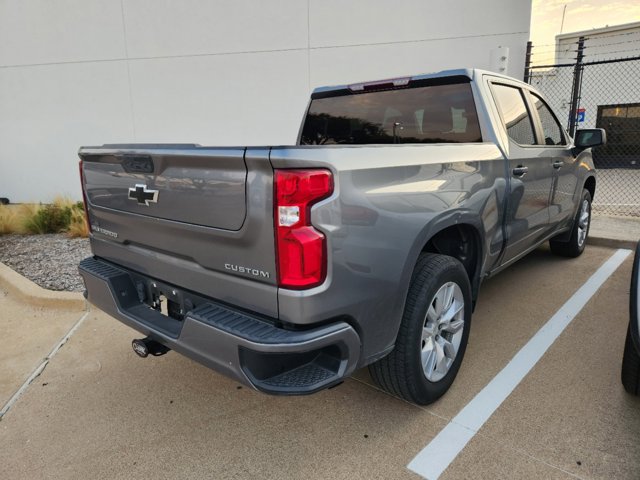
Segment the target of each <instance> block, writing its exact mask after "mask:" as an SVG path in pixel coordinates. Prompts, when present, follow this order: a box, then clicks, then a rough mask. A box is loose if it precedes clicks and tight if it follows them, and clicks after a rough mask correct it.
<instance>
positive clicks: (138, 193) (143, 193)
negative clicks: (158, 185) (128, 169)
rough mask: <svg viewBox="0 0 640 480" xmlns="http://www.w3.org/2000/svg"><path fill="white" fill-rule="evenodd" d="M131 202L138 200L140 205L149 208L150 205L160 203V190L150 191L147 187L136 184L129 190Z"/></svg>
mask: <svg viewBox="0 0 640 480" xmlns="http://www.w3.org/2000/svg"><path fill="white" fill-rule="evenodd" d="M129 200H136V201H137V202H138V205H146V206H147V207H148V206H149V203H158V190H148V189H147V186H146V185H142V184H136V186H135V187H131V188H130V189H129Z"/></svg>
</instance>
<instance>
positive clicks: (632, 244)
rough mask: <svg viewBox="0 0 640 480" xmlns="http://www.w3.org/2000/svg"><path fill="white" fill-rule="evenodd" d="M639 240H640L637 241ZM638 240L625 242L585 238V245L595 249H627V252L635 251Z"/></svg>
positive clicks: (623, 240) (615, 239) (622, 240)
mask: <svg viewBox="0 0 640 480" xmlns="http://www.w3.org/2000/svg"><path fill="white" fill-rule="evenodd" d="M638 240H640V239H638ZM638 240H635V241H634V240H625V239H622V238H605V237H592V236H588V237H587V244H588V245H594V246H596V247H609V248H628V249H629V250H635V248H636V245H637V244H638Z"/></svg>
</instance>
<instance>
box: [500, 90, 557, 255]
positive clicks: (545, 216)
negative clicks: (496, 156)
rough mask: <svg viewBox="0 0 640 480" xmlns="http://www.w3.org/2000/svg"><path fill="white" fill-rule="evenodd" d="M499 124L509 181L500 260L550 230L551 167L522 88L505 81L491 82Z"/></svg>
mask: <svg viewBox="0 0 640 480" xmlns="http://www.w3.org/2000/svg"><path fill="white" fill-rule="evenodd" d="M491 91H492V94H493V97H494V100H495V102H496V104H497V107H498V111H499V113H500V118H501V120H502V127H503V128H504V129H505V131H506V134H507V137H508V142H509V144H508V153H507V156H508V172H507V175H508V178H509V183H510V190H509V192H510V193H509V195H508V197H507V212H506V215H505V229H506V232H505V233H506V239H507V243H506V248H505V252H504V256H503V259H502V263H506V262H509V261H510V260H512V259H515V258H517V257H519V256H521V255H522V254H524V253H526V252H527V251H529V250H530V249H531V248H532V247H533V246H535V245H536V244H537V243H538V242H540V241H541V240H542V239H543V238H544V237H545V236H546V235H548V233H549V232H550V230H551V227H550V224H549V220H550V213H549V206H550V200H549V199H550V193H551V187H552V183H553V178H554V168H553V167H552V165H551V164H550V163H549V161H548V158H546V157H545V155H544V152H543V149H541V148H539V146H538V145H537V139H536V124H535V123H534V117H533V116H532V115H531V111H530V107H529V105H530V104H529V102H528V101H527V97H526V96H525V92H524V91H523V90H522V89H521V88H520V87H519V86H518V85H517V84H515V83H514V84H510V83H508V82H507V81H504V82H503V81H502V80H500V81H499V82H498V81H496V82H492V83H491Z"/></svg>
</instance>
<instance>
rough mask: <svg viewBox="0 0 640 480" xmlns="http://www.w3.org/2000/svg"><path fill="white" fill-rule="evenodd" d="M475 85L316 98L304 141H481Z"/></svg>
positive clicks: (305, 129) (382, 142) (464, 84)
mask: <svg viewBox="0 0 640 480" xmlns="http://www.w3.org/2000/svg"><path fill="white" fill-rule="evenodd" d="M481 141H482V135H481V133H480V125H479V123H478V115H477V113H476V107H475V104H474V102H473V93H472V92H471V85H470V84H469V83H456V84H451V85H428V86H417V87H409V88H402V89H395V90H383V91H372V92H364V93H352V94H347V95H344V94H342V95H337V96H330V97H325V98H316V99H314V100H312V102H311V105H310V106H309V111H308V113H307V117H306V119H305V123H304V127H303V129H302V136H301V139H300V143H301V144H302V145H332V144H359V145H362V144H386V143H467V142H481Z"/></svg>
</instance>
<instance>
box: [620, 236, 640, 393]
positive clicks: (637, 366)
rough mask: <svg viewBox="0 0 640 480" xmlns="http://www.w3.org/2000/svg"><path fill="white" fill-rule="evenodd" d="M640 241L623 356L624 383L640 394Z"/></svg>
mask: <svg viewBox="0 0 640 480" xmlns="http://www.w3.org/2000/svg"><path fill="white" fill-rule="evenodd" d="M639 282H640V242H638V244H637V245H636V254H635V257H634V259H633V269H632V272H631V289H630V292H629V293H630V295H629V328H628V329H627V339H626V340H625V343H624V354H623V356H622V385H623V386H624V389H625V390H626V391H627V392H629V393H631V394H633V395H640V350H639V348H638V347H640V331H639V330H640V319H639V318H638V301H639V300H640V285H638V283H639Z"/></svg>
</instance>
